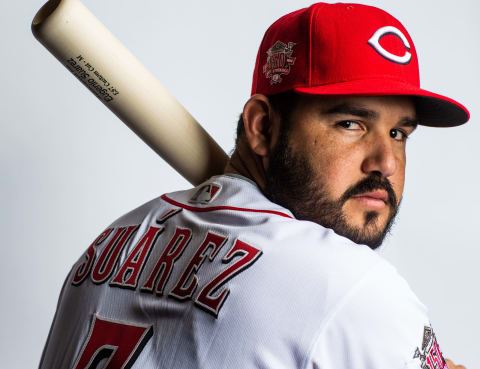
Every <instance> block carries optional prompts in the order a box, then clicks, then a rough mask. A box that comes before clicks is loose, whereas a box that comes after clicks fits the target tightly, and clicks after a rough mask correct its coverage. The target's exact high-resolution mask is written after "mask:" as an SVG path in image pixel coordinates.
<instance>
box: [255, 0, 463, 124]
mask: <svg viewBox="0 0 480 369" xmlns="http://www.w3.org/2000/svg"><path fill="white" fill-rule="evenodd" d="M288 90H293V91H295V92H297V93H299V94H304V95H325V96H344V95H349V96H385V95H406V96H412V97H414V101H415V106H416V111H417V116H418V119H419V123H420V124H423V125H426V126H435V127H453V126H458V125H460V124H463V123H466V122H467V121H468V119H469V118H470V114H469V112H468V110H467V109H466V108H465V107H464V106H463V105H462V104H460V103H458V102H457V101H455V100H453V99H450V98H448V97H445V96H442V95H438V94H436V93H433V92H430V91H427V90H424V89H421V88H420V78H419V71H418V59H417V52H416V50H415V46H414V44H413V41H412V39H411V37H410V35H409V34H408V32H407V30H406V29H405V27H403V26H402V24H401V23H400V22H399V21H398V20H397V19H395V18H394V17H392V16H391V15H390V14H388V13H387V12H385V11H383V10H381V9H378V8H376V7H373V6H367V5H360V4H343V3H337V4H326V3H317V4H313V5H312V6H310V7H309V8H304V9H300V10H297V11H295V12H292V13H290V14H287V15H285V16H283V17H281V18H280V19H278V20H277V21H276V22H275V23H273V24H272V25H271V26H270V28H268V30H267V32H265V35H264V37H263V40H262V43H261V45H260V49H259V51H258V55H257V61H256V63H255V71H254V74H253V84H252V95H253V94H256V93H260V94H264V95H272V94H277V93H280V92H284V91H288Z"/></svg>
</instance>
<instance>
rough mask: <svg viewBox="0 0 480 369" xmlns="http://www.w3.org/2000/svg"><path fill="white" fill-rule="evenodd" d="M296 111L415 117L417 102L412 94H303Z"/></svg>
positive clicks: (371, 116) (367, 116)
mask: <svg viewBox="0 0 480 369" xmlns="http://www.w3.org/2000/svg"><path fill="white" fill-rule="evenodd" d="M295 110H296V113H300V114H302V113H305V112H307V111H309V110H313V111H315V112H316V113H320V114H325V115H328V114H330V115H332V114H334V113H336V114H350V113H353V114H351V115H356V113H355V112H361V111H364V112H368V111H369V112H372V113H374V114H370V115H368V114H365V117H366V118H369V117H370V118H373V117H381V116H385V115H392V116H398V117H402V118H410V119H415V116H416V112H415V103H414V100H413V98H412V97H410V96H335V97H326V96H315V95H303V96H301V97H300V98H299V101H298V105H297V108H296V109H295Z"/></svg>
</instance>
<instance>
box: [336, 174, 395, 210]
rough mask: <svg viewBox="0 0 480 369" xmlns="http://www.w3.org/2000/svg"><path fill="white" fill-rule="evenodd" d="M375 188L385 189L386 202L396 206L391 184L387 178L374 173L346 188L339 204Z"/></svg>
mask: <svg viewBox="0 0 480 369" xmlns="http://www.w3.org/2000/svg"><path fill="white" fill-rule="evenodd" d="M375 190H385V191H386V192H387V194H388V203H389V205H390V207H391V208H396V207H397V195H395V191H394V190H393V187H392V184H391V183H390V181H389V180H388V179H387V178H385V177H382V176H380V175H375V174H372V175H370V176H368V177H366V178H364V179H362V180H361V181H359V182H357V183H356V184H354V185H353V186H351V187H350V188H349V189H347V190H346V191H345V192H344V194H343V195H342V198H341V204H342V205H343V204H344V203H345V202H346V201H347V200H348V199H350V198H352V197H353V196H357V195H361V194H363V193H365V192H370V191H375Z"/></svg>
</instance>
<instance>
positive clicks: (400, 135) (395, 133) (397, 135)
mask: <svg viewBox="0 0 480 369" xmlns="http://www.w3.org/2000/svg"><path fill="white" fill-rule="evenodd" d="M390 137H391V138H393V139H394V140H397V141H406V140H407V138H408V135H407V134H406V133H405V132H404V131H402V130H401V129H396V128H393V129H391V130H390Z"/></svg>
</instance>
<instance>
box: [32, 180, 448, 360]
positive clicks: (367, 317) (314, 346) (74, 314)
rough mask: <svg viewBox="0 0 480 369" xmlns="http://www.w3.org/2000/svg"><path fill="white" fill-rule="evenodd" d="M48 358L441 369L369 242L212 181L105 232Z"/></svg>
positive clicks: (64, 298)
mask: <svg viewBox="0 0 480 369" xmlns="http://www.w3.org/2000/svg"><path fill="white" fill-rule="evenodd" d="M40 368H45V369H47V368H48V369H52V368H75V369H76V368H82V369H83V368H89V369H93V368H96V369H100V368H108V369H114V368H115V369H116V368H134V369H146V368H169V369H173V368H189V369H194V368H204V369H214V368H215V369H218V368H242V369H249V368H265V369H266V368H275V369H282V368H288V369H293V368H302V369H314V368H322V369H356V368H358V369H386V368H389V369H403V368H423V369H425V368H431V369H438V368H442V369H444V368H447V366H446V364H445V361H444V359H443V357H442V354H441V352H440V349H439V347H438V344H437V341H436V338H435V334H434V333H433V331H432V328H431V326H430V324H429V320H428V317H427V313H426V308H425V306H424V305H423V304H422V303H421V302H420V301H419V300H418V299H417V297H416V296H415V295H414V294H413V292H412V291H411V290H410V288H409V286H408V285H407V283H406V282H405V281H404V279H403V278H402V277H400V276H399V275H398V274H397V272H396V271H395V269H394V268H393V267H392V266H391V265H390V264H388V263H387V262H386V261H385V260H384V259H382V258H381V257H380V256H379V255H378V254H377V253H375V252H374V251H372V250H371V249H370V248H369V247H367V246H362V245H357V244H355V243H352V242H351V241H350V240H348V239H346V238H344V237H341V236H339V235H337V234H335V233H334V232H333V231H332V230H331V229H327V228H324V227H322V226H320V225H318V224H315V223H313V222H308V221H299V220H296V219H295V218H294V216H293V215H292V213H291V212H290V211H288V210H287V209H285V208H282V207H281V206H279V205H277V204H274V203H272V202H270V201H269V200H268V199H267V198H265V196H264V195H263V194H262V193H261V191H260V190H259V189H258V187H257V186H256V185H255V183H253V182H251V181H250V180H248V179H246V178H244V177H241V176H234V175H221V176H215V177H212V178H211V179H210V180H208V181H206V182H205V183H204V184H202V185H200V186H198V187H196V188H193V189H191V190H186V191H179V192H175V193H171V194H167V195H163V196H161V197H159V198H157V199H155V200H152V201H150V202H148V203H146V204H144V205H142V206H140V207H139V208H137V209H135V210H133V211H131V212H130V213H128V214H126V215H124V216H123V217H121V218H120V219H118V220H117V221H115V222H114V223H113V224H112V225H110V226H109V227H108V228H107V229H105V230H104V231H103V232H102V233H101V234H100V235H99V236H98V237H97V238H96V239H95V240H94V241H93V242H92V244H91V245H90V247H88V249H87V251H86V252H85V253H84V254H83V255H82V256H81V258H80V259H79V260H78V262H77V263H76V264H75V265H74V266H73V268H72V270H71V273H70V274H69V276H68V277H67V279H66V281H65V285H64V287H63V289H62V292H61V295H60V299H59V304H58V308H57V312H56V315H55V318H54V321H53V324H52V327H51V330H50V334H49V337H48V340H47V343H46V346H45V349H44V352H43V356H42V359H41V362H40Z"/></svg>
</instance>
